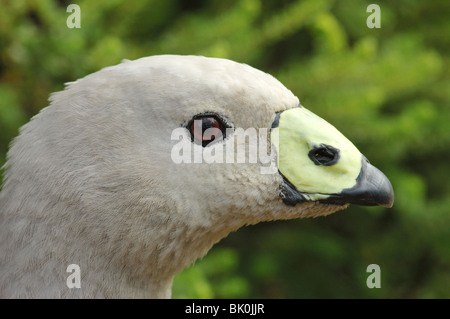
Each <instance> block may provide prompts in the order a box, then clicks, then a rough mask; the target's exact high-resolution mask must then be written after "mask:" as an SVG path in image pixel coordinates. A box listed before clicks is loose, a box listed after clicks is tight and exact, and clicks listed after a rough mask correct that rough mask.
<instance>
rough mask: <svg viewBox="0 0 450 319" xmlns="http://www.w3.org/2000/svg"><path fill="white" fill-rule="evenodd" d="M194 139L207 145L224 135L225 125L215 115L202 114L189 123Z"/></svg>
mask: <svg viewBox="0 0 450 319" xmlns="http://www.w3.org/2000/svg"><path fill="white" fill-rule="evenodd" d="M189 131H190V132H191V135H192V140H193V141H194V142H196V143H198V144H202V146H203V147H204V146H206V145H208V144H209V143H211V142H212V141H214V140H216V139H221V138H222V137H223V135H224V133H223V125H222V124H221V122H219V120H218V119H217V118H216V117H215V116H213V115H200V116H196V117H195V118H193V119H192V121H191V122H190V125H189Z"/></svg>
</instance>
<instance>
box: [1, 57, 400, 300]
mask: <svg viewBox="0 0 450 319" xmlns="http://www.w3.org/2000/svg"><path fill="white" fill-rule="evenodd" d="M49 102H50V105H49V106H47V107H45V108H43V109H42V110H41V111H40V112H39V113H38V114H37V115H35V116H34V117H33V118H32V119H31V120H30V121H29V122H28V123H27V124H25V125H24V126H23V127H21V128H20V132H19V135H18V136H17V137H16V138H15V139H14V140H13V142H12V143H11V146H10V149H9V151H8V154H7V161H6V164H5V166H4V170H5V172H4V182H3V186H2V190H1V193H0V296H1V297H3V298H171V288H172V283H173V278H174V276H175V274H177V273H179V272H180V271H182V270H183V269H184V268H185V267H188V266H190V265H191V264H192V263H193V262H194V261H195V260H197V259H198V258H201V257H203V256H204V255H205V254H206V253H207V252H208V251H209V250H210V249H211V248H212V246H213V245H214V244H215V243H217V242H218V241H220V240H221V239H223V238H224V237H226V236H227V235H228V234H229V233H230V232H234V231H236V230H238V229H239V228H241V227H243V226H246V225H253V224H256V223H259V222H263V221H272V220H287V219H294V218H304V217H315V216H325V215H328V214H331V213H333V212H336V211H338V210H342V209H344V208H346V207H347V206H348V205H349V204H357V205H368V206H377V205H378V206H384V207H391V206H392V204H393V199H394V193H393V189H392V185H391V183H390V182H389V180H388V178H387V177H386V176H385V175H384V174H383V173H382V172H381V171H379V170H378V169H377V168H375V167H374V166H373V165H372V164H370V163H369V161H368V160H367V159H366V158H365V157H364V156H363V155H362V154H361V153H360V152H359V151H358V149H357V148H356V147H355V146H354V145H353V144H352V143H351V142H350V141H349V140H348V139H347V138H346V137H345V136H344V135H342V134H341V133H340V132H339V131H338V130H337V129H336V128H334V127H333V126H332V125H331V124H329V123H328V122H326V121H325V120H323V119H322V118H320V117H318V116H317V115H315V114H314V113H312V112H311V111H309V110H308V109H306V108H305V107H304V106H302V105H301V104H300V102H299V99H298V98H297V97H296V96H295V95H294V94H293V93H292V92H291V91H290V90H288V89H287V88H285V87H284V86H283V85H282V84H281V83H280V82H279V81H278V80H277V79H275V78H274V77H272V76H271V75H269V74H267V73H265V72H263V71H260V70H257V69H255V68H253V67H251V66H249V65H246V64H242V63H238V62H234V61H231V60H228V59H222V58H209V57H203V56H181V55H157V56H150V57H144V58H140V59H137V60H124V61H122V62H121V63H119V64H118V65H115V66H110V67H106V68H104V69H101V70H100V71H98V72H95V73H92V74H90V75H87V76H85V77H84V78H81V79H78V80H76V81H74V82H70V83H66V87H65V89H64V90H62V91H60V92H57V93H53V94H52V95H51V96H50V98H49ZM239 132H240V133H239ZM252 132H256V133H257V136H256V139H255V138H254V137H253V135H252ZM238 133H239V134H238ZM241 133H243V134H241ZM242 136H243V138H242ZM264 145H265V148H264V147H263V146H264ZM242 146H245V147H244V148H242ZM258 146H260V148H259V149H264V150H263V151H262V152H261V154H259V155H258V154H257V155H258V156H256V159H255V156H253V155H254V152H255V151H256V149H257V147H258ZM239 150H241V152H240V154H241V155H242V154H243V155H242V156H241V158H240V159H239V158H238V156H237V155H238V153H239ZM226 151H228V152H226ZM198 154H200V155H201V156H200V155H198ZM207 154H209V159H208V156H206V155H207ZM214 154H216V156H215V157H214V156H213V155H214ZM252 154H253V155H252ZM220 155H222V157H220ZM211 156H213V157H212V160H211ZM252 156H253V157H252ZM221 159H222V160H221ZM70 265H76V267H78V268H77V269H78V275H79V278H78V280H79V284H78V286H75V287H74V286H70V285H69V284H68V278H69V276H71V275H72V274H75V272H73V273H72V272H71V271H69V270H70V268H69V266H70Z"/></svg>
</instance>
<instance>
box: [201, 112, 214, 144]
mask: <svg viewBox="0 0 450 319" xmlns="http://www.w3.org/2000/svg"><path fill="white" fill-rule="evenodd" d="M215 123H217V121H216V119H214V118H211V117H207V118H204V119H202V135H203V133H205V131H206V130H207V129H209V128H212V127H217V124H215ZM215 138H216V136H215V135H214V134H213V135H211V138H210V139H208V141H214V139H215Z"/></svg>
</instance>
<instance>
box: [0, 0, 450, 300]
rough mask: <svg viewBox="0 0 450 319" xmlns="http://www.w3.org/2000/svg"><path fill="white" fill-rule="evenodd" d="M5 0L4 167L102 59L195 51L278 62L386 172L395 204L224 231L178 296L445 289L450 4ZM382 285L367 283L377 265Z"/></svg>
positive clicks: (406, 294) (291, 82)
mask: <svg viewBox="0 0 450 319" xmlns="http://www.w3.org/2000/svg"><path fill="white" fill-rule="evenodd" d="M73 2H74V3H77V4H79V5H80V8H81V28H80V29H69V28H67V26H66V19H67V18H68V17H69V15H70V13H67V12H66V8H67V6H68V4H70V3H71V1H52V0H39V1H14V0H0V164H3V163H4V162H5V155H6V152H7V148H8V143H9V142H10V141H11V139H12V138H13V137H14V136H16V135H17V133H18V128H19V127H20V126H21V125H22V124H24V123H25V122H26V121H28V119H29V118H30V117H32V116H33V115H34V114H36V113H37V112H38V111H39V110H40V109H41V108H43V107H45V106H46V105H47V104H48V102H47V98H48V95H49V94H50V93H51V92H53V91H59V90H61V89H63V85H64V83H65V82H68V81H73V80H75V79H77V78H80V77H83V76H85V75H87V74H88V73H91V72H94V71H97V70H99V69H100V68H102V67H105V66H108V65H112V64H117V63H120V61H121V60H122V59H124V58H127V59H136V58H139V57H142V56H148V55H155V54H166V53H172V54H197V55H206V56H214V57H224V58H229V59H233V60H236V61H239V62H244V63H248V64H250V65H252V66H254V67H256V68H259V69H261V70H264V71H266V72H268V73H271V74H272V75H274V76H275V77H277V78H278V79H279V80H280V81H281V82H282V83H283V84H285V86H286V87H288V88H289V89H291V90H292V91H293V92H294V93H295V94H296V95H297V96H298V97H299V98H300V100H301V102H302V104H303V105H304V106H306V107H307V108H309V109H310V110H312V111H313V112H315V113H316V114H318V115H319V116H321V117H323V118H325V119H326V120H328V121H329V122H331V123H332V124H333V125H334V126H336V127H337V128H338V129H339V130H340V131H341V132H342V133H344V135H346V136H347V137H348V138H349V139H350V140H352V141H353V142H354V144H355V145H357V147H358V148H359V149H360V150H361V151H362V153H363V154H365V155H366V156H367V157H368V158H369V159H370V161H371V162H372V163H373V164H374V165H375V166H377V167H378V168H380V169H381V170H382V171H383V172H385V173H386V175H387V176H388V177H389V178H390V180H391V182H392V184H393V186H394V190H395V194H396V198H395V204H394V207H393V208H392V209H384V208H380V207H377V208H369V207H356V206H354V207H350V208H349V209H347V210H345V211H343V212H339V213H336V214H334V215H331V216H328V217H325V218H317V219H307V220H295V221H283V222H271V223H262V224H260V225H256V226H252V227H247V228H244V229H241V230H239V231H237V232H235V233H232V234H230V235H229V236H228V237H227V238H226V239H224V240H223V241H222V242H220V243H219V244H217V245H216V246H215V247H214V248H213V250H212V251H211V252H210V253H209V254H208V255H207V256H206V257H205V258H204V259H202V260H200V261H197V262H196V263H195V264H194V265H193V266H192V267H191V268H189V269H186V270H185V271H184V272H182V273H181V274H179V275H177V276H176V278H175V281H174V289H173V297H174V298H186V297H187V298H449V297H450V231H449V225H450V223H449V222H450V209H449V207H450V196H449V194H450V183H449V181H448V180H449V175H450V174H449V173H450V170H449V160H450V151H449V145H450V134H449V126H448V125H449V122H450V112H449V111H450V108H449V102H450V72H449V71H450V59H449V49H450V45H449V44H450V43H449V42H450V24H449V21H450V16H449V12H450V2H449V1H419V0H398V1H377V2H376V3H377V4H379V5H380V8H381V28H380V29H369V28H368V27H367V26H366V19H367V17H368V16H369V15H370V13H367V12H366V8H367V6H368V5H369V4H370V3H372V2H373V1H352V0H342V1H333V0H305V1H276V0H269V1H263V0H230V1H219V0H212V1H206V0H203V1H201V0H200V1H181V0H163V1H161V0H158V1H157V0H141V1H122V0H96V1H88V0H85V1H73ZM372 263H375V264H378V265H380V267H381V288H380V289H376V288H374V289H369V288H368V287H367V286H366V279H367V276H368V275H369V273H367V272H366V267H367V266H368V265H369V264H372Z"/></svg>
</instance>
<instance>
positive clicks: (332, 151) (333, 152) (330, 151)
mask: <svg viewBox="0 0 450 319" xmlns="http://www.w3.org/2000/svg"><path fill="white" fill-rule="evenodd" d="M308 156H309V158H310V159H311V160H312V161H313V162H314V164H316V165H323V166H331V165H333V164H336V163H337V162H338V160H339V150H338V149H336V148H334V147H333V146H330V145H325V144H320V145H319V146H316V147H314V148H313V149H312V150H311V151H310V152H309V154H308Z"/></svg>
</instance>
